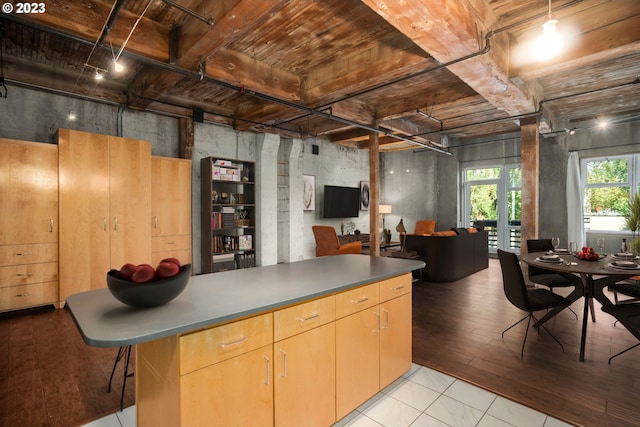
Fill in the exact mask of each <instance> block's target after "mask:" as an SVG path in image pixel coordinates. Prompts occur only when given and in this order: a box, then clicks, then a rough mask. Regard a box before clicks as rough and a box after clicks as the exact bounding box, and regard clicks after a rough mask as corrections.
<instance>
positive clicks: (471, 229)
mask: <svg viewBox="0 0 640 427" xmlns="http://www.w3.org/2000/svg"><path fill="white" fill-rule="evenodd" d="M477 232H478V229H477V228H475V227H469V228H467V233H477Z"/></svg>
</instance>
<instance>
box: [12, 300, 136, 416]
mask: <svg viewBox="0 0 640 427" xmlns="http://www.w3.org/2000/svg"><path fill="white" fill-rule="evenodd" d="M0 342H1V343H2V346H1V347H0V426H6V427H15V426H25V427H35V426H51V427H58V426H59V427H70V426H78V425H83V424H86V423H87V422H90V421H93V420H95V419H98V418H101V417H103V416H105V415H108V414H112V413H114V412H116V411H118V410H119V409H120V391H121V389H122V362H121V363H120V365H119V367H118V369H117V370H116V374H115V375H114V378H113V383H112V387H113V388H112V390H111V393H108V392H107V384H108V382H109V375H110V374H111V369H112V367H113V362H114V360H115V357H116V354H117V353H118V349H102V348H94V347H90V346H88V345H86V344H85V343H84V341H82V337H81V336H80V334H79V332H78V330H77V328H76V326H75V324H74V323H73V320H72V318H71V315H70V313H69V312H68V311H67V310H64V309H62V310H56V309H53V308H50V309H39V310H31V311H26V312H25V311H23V312H19V313H10V314H3V315H0ZM132 361H133V354H132ZM134 391H135V387H134V381H133V378H129V380H128V381H127V387H126V392H125V399H124V406H125V407H126V406H130V405H132V404H133V402H134Z"/></svg>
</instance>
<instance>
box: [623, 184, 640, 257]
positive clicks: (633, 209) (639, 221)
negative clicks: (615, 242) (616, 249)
mask: <svg viewBox="0 0 640 427" xmlns="http://www.w3.org/2000/svg"><path fill="white" fill-rule="evenodd" d="M625 224H626V226H627V228H628V229H629V230H630V231H631V232H632V233H633V237H632V240H631V249H632V251H633V253H634V255H638V253H640V239H639V238H638V232H640V197H638V195H636V196H635V197H633V198H632V199H630V200H629V215H628V216H627V217H626V218H625Z"/></svg>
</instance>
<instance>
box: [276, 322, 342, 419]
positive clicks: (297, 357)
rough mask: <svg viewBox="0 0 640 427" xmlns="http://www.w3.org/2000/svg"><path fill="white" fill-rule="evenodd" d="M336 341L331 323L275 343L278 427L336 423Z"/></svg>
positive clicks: (333, 325) (333, 324) (333, 326)
mask: <svg viewBox="0 0 640 427" xmlns="http://www.w3.org/2000/svg"><path fill="white" fill-rule="evenodd" d="M335 339H336V335H335V323H333V322H331V323H329V324H326V325H324V326H321V327H319V328H315V329H312V330H310V331H308V332H304V333H302V334H299V335H295V336H293V337H290V338H287V339H285V340H283V341H280V342H277V343H275V344H274V355H273V356H274V394H275V402H276V408H275V424H276V426H277V427H285V426H291V427H298V426H307V427H313V426H330V425H332V424H333V423H335V421H336V399H335V387H336V376H335V371H336V369H335V366H336V365H335V363H336V359H335Z"/></svg>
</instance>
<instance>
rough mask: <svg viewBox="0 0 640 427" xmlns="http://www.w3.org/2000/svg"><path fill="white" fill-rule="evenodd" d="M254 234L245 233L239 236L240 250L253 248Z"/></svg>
mask: <svg viewBox="0 0 640 427" xmlns="http://www.w3.org/2000/svg"><path fill="white" fill-rule="evenodd" d="M252 240H253V236H252V235H251V234H245V235H243V236H238V250H240V251H247V250H250V249H253V242H252Z"/></svg>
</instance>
